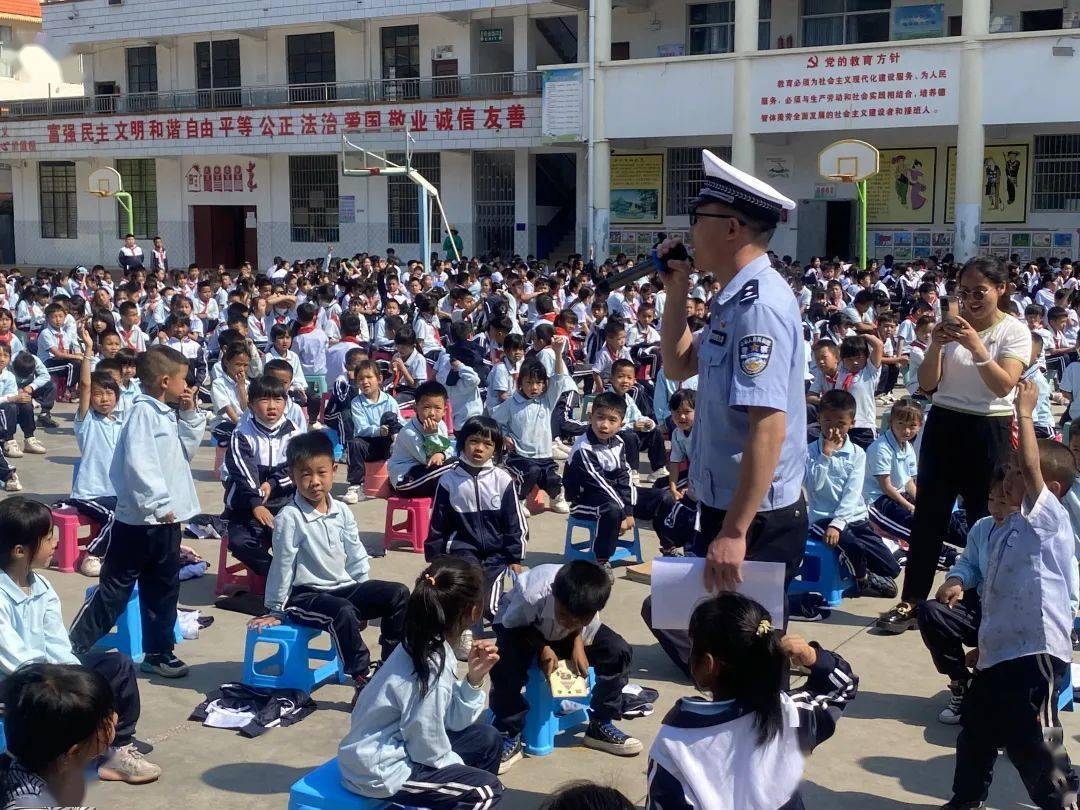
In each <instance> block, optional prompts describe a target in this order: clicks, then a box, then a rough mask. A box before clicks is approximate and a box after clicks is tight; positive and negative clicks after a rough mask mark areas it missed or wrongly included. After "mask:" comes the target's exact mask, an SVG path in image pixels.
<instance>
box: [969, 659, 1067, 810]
mask: <svg viewBox="0 0 1080 810" xmlns="http://www.w3.org/2000/svg"><path fill="white" fill-rule="evenodd" d="M1068 666H1069V663H1067V662H1065V661H1059V660H1057V659H1056V658H1053V657H1052V656H1050V655H1047V654H1045V653H1040V654H1038V655H1026V656H1024V657H1022V658H1014V659H1012V660H1009V661H1002V662H1001V663H1000V664H995V665H994V666H992V667H989V668H988V669H981V670H980V669H977V670H976V671H975V676H974V677H973V678H972V680H971V685H970V686H969V687H968V690H967V693H966V694H965V695H964V702H963V704H962V705H961V708H960V712H961V717H962V718H963V719H962V720H961V727H960V736H958V737H957V738H956V770H955V772H954V774H953V801H954V802H957V803H959V802H979V801H985V800H986V797H987V795H988V794H989V792H990V782H991V780H992V779H993V776H994V762H995V761H996V760H997V757H998V749H999V748H1004V749H1005V753H1006V755H1007V756H1008V757H1009V759H1010V760H1011V761H1012V764H1013V765H1014V766H1015V767H1016V770H1017V771H1018V772H1019V774H1020V779H1021V780H1022V781H1023V783H1024V787H1025V788H1027V792H1028V795H1029V796H1030V797H1031V800H1032V801H1033V802H1034V803H1035V804H1036V806H1038V807H1040V808H1055V810H1059V809H1060V808H1068V807H1073V806H1075V805H1074V804H1073V803H1074V802H1075V801H1076V787H1077V778H1076V774H1075V773H1074V772H1073V769H1072V764H1071V763H1070V762H1069V755H1068V754H1067V753H1066V751H1065V746H1064V744H1063V738H1062V731H1061V723H1060V721H1059V720H1058V713H1057V694H1058V689H1057V687H1056V685H1055V684H1056V683H1057V682H1058V681H1060V679H1061V678H1062V677H1064V674H1065V670H1066V668H1067V667H1068Z"/></svg>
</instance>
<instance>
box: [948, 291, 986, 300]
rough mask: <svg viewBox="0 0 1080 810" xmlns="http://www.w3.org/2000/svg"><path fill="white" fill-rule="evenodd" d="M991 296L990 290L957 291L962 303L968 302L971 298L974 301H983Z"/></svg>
mask: <svg viewBox="0 0 1080 810" xmlns="http://www.w3.org/2000/svg"><path fill="white" fill-rule="evenodd" d="M989 294H990V291H989V290H983V289H979V288H977V289H974V290H957V291H956V297H957V298H959V299H960V300H961V301H966V300H968V299H969V298H970V299H971V300H972V301H982V300H983V299H984V298H986V296H987V295H989Z"/></svg>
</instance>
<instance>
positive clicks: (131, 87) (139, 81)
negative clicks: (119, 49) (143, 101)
mask: <svg viewBox="0 0 1080 810" xmlns="http://www.w3.org/2000/svg"><path fill="white" fill-rule="evenodd" d="M127 81H128V86H127V89H128V92H129V93H156V92H157V88H158V85H157V48H156V47H154V46H153V45H147V46H146V47H143V48H128V49H127Z"/></svg>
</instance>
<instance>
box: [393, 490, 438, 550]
mask: <svg viewBox="0 0 1080 810" xmlns="http://www.w3.org/2000/svg"><path fill="white" fill-rule="evenodd" d="M395 512H404V513H405V520H403V521H402V522H401V523H394V513H395ZM430 525H431V498H400V497H397V496H394V497H391V498H387V499H386V546H387V548H389V547H390V546H391V545H393V544H395V543H396V544H408V545H409V546H410V547H411V548H412V550H413V551H415V552H417V553H418V554H423V553H424V541H425V540H427V536H428V529H429V527H430Z"/></svg>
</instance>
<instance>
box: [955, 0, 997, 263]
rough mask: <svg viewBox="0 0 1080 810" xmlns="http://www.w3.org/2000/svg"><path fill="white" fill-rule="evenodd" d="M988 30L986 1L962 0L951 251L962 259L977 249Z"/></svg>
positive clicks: (980, 210)
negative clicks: (984, 45) (984, 40)
mask: <svg viewBox="0 0 1080 810" xmlns="http://www.w3.org/2000/svg"><path fill="white" fill-rule="evenodd" d="M989 30H990V0H964V6H963V29H962V31H961V33H962V34H963V36H964V44H963V52H962V55H961V63H960V112H959V116H958V119H957V127H956V213H955V223H956V226H955V227H956V230H955V234H954V237H953V252H954V254H955V256H956V259H957V260H958V261H966V260H967V259H970V258H971V257H972V256H975V255H977V254H978V251H979V227H980V222H981V220H982V192H983V152H984V148H985V145H986V131H985V130H984V128H983V83H982V41H981V40H979V39H977V37H979V36H982V35H985V34H987V33H988V32H989Z"/></svg>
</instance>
